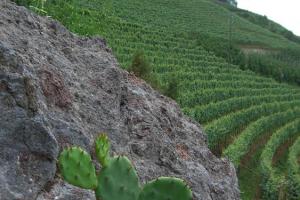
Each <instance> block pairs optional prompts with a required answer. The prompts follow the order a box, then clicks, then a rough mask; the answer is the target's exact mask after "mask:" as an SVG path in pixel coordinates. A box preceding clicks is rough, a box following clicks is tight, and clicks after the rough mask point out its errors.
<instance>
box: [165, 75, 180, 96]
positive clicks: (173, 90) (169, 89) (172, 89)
mask: <svg viewBox="0 0 300 200" xmlns="http://www.w3.org/2000/svg"><path fill="white" fill-rule="evenodd" d="M178 87H179V85H178V80H177V79H176V78H175V77H171V78H170V80H169V82H168V85H167V86H166V88H165V89H164V95H166V96H168V97H170V98H172V99H174V100H176V99H177V97H178V95H179V88H178Z"/></svg>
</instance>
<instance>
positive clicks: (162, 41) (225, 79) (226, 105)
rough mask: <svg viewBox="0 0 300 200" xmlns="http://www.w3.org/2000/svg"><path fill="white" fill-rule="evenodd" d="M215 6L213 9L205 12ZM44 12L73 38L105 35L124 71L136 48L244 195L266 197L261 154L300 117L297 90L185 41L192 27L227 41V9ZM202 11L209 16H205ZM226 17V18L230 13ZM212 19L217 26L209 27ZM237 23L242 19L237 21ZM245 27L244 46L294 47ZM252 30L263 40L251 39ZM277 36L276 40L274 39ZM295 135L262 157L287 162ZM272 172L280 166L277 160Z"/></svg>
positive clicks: (55, 5)
mask: <svg viewBox="0 0 300 200" xmlns="http://www.w3.org/2000/svg"><path fill="white" fill-rule="evenodd" d="M164 2H165V3H164ZM210 6H212V7H210ZM214 7H216V9H215V10H214V9H213V11H215V12H213V11H211V10H210V9H211V8H214ZM203 8H204V9H203ZM44 9H45V11H46V12H47V13H48V15H51V16H52V17H54V18H56V19H59V20H60V21H61V22H62V23H64V24H65V25H66V26H67V27H68V28H69V29H71V30H72V31H74V32H76V33H78V34H82V35H102V36H105V39H106V40H107V43H108V45H109V46H111V47H112V50H113V53H114V54H116V56H117V59H118V61H119V62H120V63H121V65H122V66H123V67H124V68H126V67H128V66H129V65H130V64H131V61H132V55H133V54H134V53H135V52H136V51H138V50H143V51H144V52H145V55H146V56H147V57H148V59H149V60H150V62H151V63H152V65H153V68H154V72H155V73H156V75H157V77H158V79H159V81H160V83H161V84H167V82H168V81H169V80H170V79H171V78H174V79H176V80H177V81H178V83H179V96H178V98H177V102H178V103H179V104H180V106H181V107H182V108H183V109H184V111H185V112H186V113H187V114H188V115H190V116H191V117H193V118H194V119H196V120H197V121H198V122H200V123H201V124H202V125H203V126H204V130H205V132H206V134H207V137H208V144H209V146H210V148H211V150H212V151H213V152H214V154H216V155H218V156H226V157H229V158H230V159H231V160H232V161H233V162H234V164H235V166H236V168H237V169H238V170H237V171H238V174H239V180H240V183H239V184H240V186H241V190H242V193H241V195H242V198H244V199H253V198H254V197H255V196H256V197H257V198H260V196H259V195H261V193H262V189H264V192H266V193H268V191H267V190H268V188H266V187H265V188H261V187H260V185H263V184H262V183H265V182H266V181H265V180H262V175H263V174H267V173H264V172H262V171H260V165H261V163H262V161H263V160H264V159H263V158H261V154H262V152H263V151H264V148H265V147H268V146H269V145H268V141H269V140H270V139H271V138H272V135H273V134H276V133H277V131H278V130H280V129H281V128H283V127H285V126H286V125H287V124H289V123H295V124H296V125H297V123H298V122H297V121H296V120H297V119H298V118H299V117H300V116H299V107H300V89H299V87H297V86H292V85H287V84H279V83H278V82H276V81H275V80H274V79H272V78H265V77H262V76H258V75H257V74H255V73H253V72H251V71H249V70H241V69H240V66H236V65H232V64H230V63H227V62H226V61H225V59H224V58H220V57H217V56H216V55H214V53H212V52H208V51H207V50H206V49H205V48H204V47H203V46H201V45H199V40H198V39H197V37H191V36H190V33H189V31H190V30H191V29H193V28H194V29H195V30H198V29H201V27H204V28H205V29H203V31H205V30H206V29H207V30H209V32H213V31H214V30H215V29H216V31H217V32H218V31H220V29H222V30H223V31H224V32H223V36H222V34H221V32H220V34H219V33H218V35H219V37H220V38H222V37H225V38H226V34H228V31H226V29H224V27H223V28H222V24H226V21H227V20H228V18H225V15H224V14H223V13H222V12H223V11H224V9H225V8H222V7H220V6H218V5H217V4H214V3H213V2H210V1H204V0H199V1H184V2H183V1H182V0H172V1H171V0H168V1H159V2H158V1H151V2H149V1H148V2H145V1H136V0H129V1H123V0H120V1H110V0H107V1H99V0H93V1H84V0H83V1H78V0H72V1H61V0H56V1H48V3H46V4H45V7H44ZM205 10H208V11H209V10H210V11H211V12H206V13H205V12H204V11H205ZM188 11H191V12H192V13H189V12H188ZM197 11H199V12H197ZM200 11H203V12H200ZM224 12H225V13H227V14H230V12H229V11H228V10H225V11H224ZM203 13H205V14H203ZM214 14H219V15H218V16H214ZM199 16H202V17H203V19H202V18H200V17H199ZM222 16H223V17H222ZM205 17H206V18H205ZM236 17H237V16H236ZM154 19H155V20H154ZM175 19H176V20H175ZM210 19H212V20H214V19H215V20H216V21H218V23H207V22H206V21H207V20H210ZM237 19H239V18H238V17H237ZM174 20H175V21H174ZM201 20H203V21H201ZM239 20H242V21H240V22H243V19H239ZM208 22H210V21H208ZM195 23H196V24H195ZM197 23H199V24H197ZM249 23H250V22H249V21H247V22H245V23H239V25H240V27H242V28H241V29H244V28H245V30H244V31H242V32H241V33H245V35H247V34H248V31H247V30H248V29H249V30H250V31H249V33H251V34H252V37H250V36H249V35H248V36H249V41H250V43H251V41H253V42H254V43H257V42H258V43H259V42H260V41H264V40H265V41H269V42H271V41H274V44H275V43H276V44H277V45H279V46H281V45H283V46H285V45H288V46H290V44H291V45H292V46H293V45H297V44H295V43H292V42H288V41H287V39H285V38H283V37H282V36H280V35H276V34H275V35H276V37H274V38H272V37H271V36H270V35H268V34H269V33H270V31H267V30H264V29H263V28H262V27H259V26H254V25H253V24H251V23H250V24H249ZM244 25H246V26H244ZM189 26H190V27H189ZM193 26H195V27H193ZM207 26H210V27H207ZM219 26H220V27H221V28H220V27H219ZM185 30H187V31H186V32H185ZM256 30H258V31H259V32H258V33H259V36H260V35H262V36H263V37H264V39H262V38H261V39H259V40H260V41H258V40H257V39H256V33H255V31H256ZM260 31H262V32H260ZM182 32H183V33H182ZM193 34H195V35H196V36H197V35H198V33H193ZM193 34H192V35H193ZM271 35H274V33H271ZM242 36H243V35H242ZM278 37H279V38H281V39H282V41H281V39H279V40H278V39H276V38H278ZM204 39H206V37H204ZM280 41H281V42H280ZM286 41H287V42H286ZM217 42H218V41H217ZM269 42H268V43H269ZM270 44H271V45H273V44H272V43H270ZM275 46H276V45H275ZM275 46H273V47H272V48H275ZM263 69H264V70H266V69H268V68H263ZM279 71H280V70H279ZM294 72H295V71H292V74H295V73H294ZM296 72H298V73H299V72H300V71H299V70H298V71H296ZM280 76H282V77H285V74H283V75H282V73H280ZM297 134H298V133H296V136H297ZM296 136H295V137H293V138H291V140H290V141H285V139H284V138H285V137H282V138H283V139H282V141H280V144H278V145H274V146H275V147H276V148H274V149H273V151H275V152H283V153H281V154H277V153H274V152H272V153H269V154H264V155H270V157H272V158H271V159H273V157H275V158H276V159H278V160H280V162H285V160H286V157H287V156H285V155H286V154H287V149H288V148H289V147H290V146H291V145H293V142H294V141H295V139H296ZM271 141H272V140H271ZM273 155H275V156H273ZM270 157H269V158H268V159H270ZM272 168H274V169H275V168H276V169H277V168H280V167H278V163H277V162H275V163H274V165H272ZM276 171H280V170H276ZM277 175H278V176H277ZM270 177H271V176H270ZM275 177H276V178H278V180H279V179H280V182H286V181H287V178H288V177H287V176H286V173H285V172H284V171H283V172H281V173H278V174H275ZM273 186H274V185H273ZM280 187H281V186H280ZM274 188H275V192H274V198H275V199H276V196H278V195H279V192H278V191H279V190H280V188H279V186H278V185H276V184H275V187H272V188H271V187H270V188H269V189H270V191H274ZM283 191H286V190H283Z"/></svg>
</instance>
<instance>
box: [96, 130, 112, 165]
mask: <svg viewBox="0 0 300 200" xmlns="http://www.w3.org/2000/svg"><path fill="white" fill-rule="evenodd" d="M95 148H96V155H97V158H98V160H99V162H100V163H101V165H102V166H103V167H105V166H107V165H108V162H109V159H110V157H109V149H110V144H109V141H108V137H107V135H105V134H101V135H100V136H99V137H98V138H97V139H96V142H95Z"/></svg>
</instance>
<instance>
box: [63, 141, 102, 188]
mask: <svg viewBox="0 0 300 200" xmlns="http://www.w3.org/2000/svg"><path fill="white" fill-rule="evenodd" d="M59 167H60V171H61V174H62V176H63V177H64V179H65V180H66V181H67V182H69V183H70V184H72V185H75V186H78V187H81V188H85V189H95V188H96V187H97V185H98V184H97V176H96V172H95V166H94V164H93V163H92V159H91V156H90V155H89V154H88V153H87V152H85V151H84V150H82V149H81V148H79V147H71V148H67V149H64V150H63V152H62V153H61V154H60V156H59Z"/></svg>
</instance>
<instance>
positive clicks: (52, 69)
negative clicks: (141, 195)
mask: <svg viewBox="0 0 300 200" xmlns="http://www.w3.org/2000/svg"><path fill="white" fill-rule="evenodd" d="M0 10H1V12H0V112H1V113H2V114H1V116H0V127H1V129H0V146H1V152H0V189H1V190H0V197H1V200H20V199H22V200H33V199H38V200H50V199H51V200H52V199H60V200H68V199H70V200H71V199H72V200H76V199H78V200H81V199H93V197H92V196H91V193H90V192H88V191H82V190H80V189H79V188H75V187H72V186H70V185H68V184H66V183H63V182H62V181H61V179H60V178H59V174H58V173H57V170H56V158H57V154H58V152H59V151H60V150H61V148H63V147H66V146H68V145H79V146H81V147H83V148H85V149H86V150H88V151H90V150H91V149H92V146H93V141H94V138H95V137H96V136H97V134H98V133H99V132H106V133H107V134H108V136H109V138H110V139H111V140H112V143H113V150H114V151H115V152H118V153H123V154H126V155H128V156H129V157H130V158H131V159H132V160H133V162H134V164H135V166H136V168H137V170H138V174H139V175H140V178H141V180H142V181H145V180H149V179H152V178H154V177H157V176H159V175H173V176H177V177H182V178H184V179H186V180H187V181H188V183H189V184H190V185H191V187H192V189H193V191H194V199H197V200H200V199H203V200H209V199H220V200H223V199H239V190H238V186H237V179H236V175H235V169H234V167H233V166H232V165H231V164H230V163H229V162H228V161H226V160H224V159H218V158H216V157H215V156H214V155H213V154H212V153H211V152H210V151H209V150H208V148H207V145H206V137H205V135H204V134H203V133H202V130H201V128H200V127H199V125H198V124H197V123H195V122H193V121H192V120H190V119H189V118H187V117H185V116H184V115H183V114H182V113H181V111H180V109H179V108H178V106H177V104H176V103H175V102H174V101H172V100H170V99H168V98H166V97H164V96H161V95H160V94H159V93H157V92H156V91H154V90H152V89H151V88H150V87H149V86H148V85H147V84H145V82H143V81H142V80H139V79H137V78H136V77H134V76H133V75H131V74H128V73H127V72H125V71H123V70H121V69H120V68H119V67H118V64H117V62H116V59H115V58H114V57H113V56H112V54H111V50H110V49H109V48H107V46H106V44H105V42H104V40H102V39H100V38H87V37H77V36H76V35H74V34H72V33H70V32H69V31H67V30H66V29H65V28H64V27H63V26H61V25H60V24H59V23H57V22H55V21H53V20H50V19H47V18H45V17H39V16H37V15H35V14H33V13H31V12H29V11H28V10H26V9H25V8H24V7H18V6H16V5H15V4H13V3H11V2H9V1H3V0H1V1H0Z"/></svg>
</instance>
